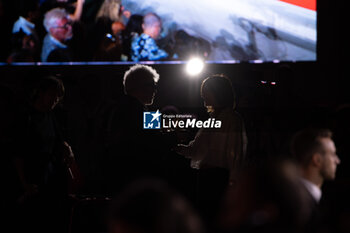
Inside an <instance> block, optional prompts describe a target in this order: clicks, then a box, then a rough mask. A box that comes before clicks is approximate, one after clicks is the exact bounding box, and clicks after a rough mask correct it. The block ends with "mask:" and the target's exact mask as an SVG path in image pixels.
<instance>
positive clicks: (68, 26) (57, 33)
mask: <svg viewBox="0 0 350 233" xmlns="http://www.w3.org/2000/svg"><path fill="white" fill-rule="evenodd" d="M56 25H57V26H55V27H52V28H51V29H50V33H51V35H52V36H53V37H54V38H55V39H56V40H58V41H60V42H61V43H64V42H65V41H67V40H69V39H71V38H72V36H73V30H72V23H71V22H70V21H69V20H68V19H67V18H63V19H59V20H57V24H56Z"/></svg>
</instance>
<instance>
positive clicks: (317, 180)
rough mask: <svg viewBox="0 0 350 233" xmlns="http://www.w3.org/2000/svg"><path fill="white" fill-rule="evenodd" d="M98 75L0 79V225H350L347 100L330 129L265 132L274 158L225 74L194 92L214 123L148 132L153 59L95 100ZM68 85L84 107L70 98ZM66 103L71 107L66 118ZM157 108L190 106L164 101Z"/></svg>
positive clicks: (316, 228)
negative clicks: (16, 87)
mask: <svg viewBox="0 0 350 233" xmlns="http://www.w3.org/2000/svg"><path fill="white" fill-rule="evenodd" d="M68 27H70V26H68ZM98 78H99V77H95V76H94V75H93V74H89V75H88V76H86V77H84V78H82V79H81V80H79V81H78V82H79V89H74V88H72V85H70V83H69V82H72V80H68V79H65V78H64V77H62V76H59V75H55V76H54V75H50V76H45V77H37V78H33V79H30V80H27V81H26V85H25V86H26V88H24V89H23V93H22V94H19V93H15V92H14V91H13V90H12V89H11V88H9V87H7V86H6V85H2V86H1V92H0V95H1V102H0V103H1V109H2V113H3V114H1V121H0V122H1V131H0V133H1V150H2V153H1V154H2V155H3V157H2V159H3V163H2V164H3V167H2V169H1V172H2V174H1V178H2V184H3V185H4V187H6V189H4V191H3V192H2V198H1V200H2V203H1V205H2V208H3V213H6V214H5V217H4V218H5V220H6V221H5V225H7V227H9V228H7V229H11V231H12V232H23V231H30V232H62V233H64V232H70V233H72V232H111V233H117V232H122V233H123V232H125V233H127V232H128V233H129V232H132V233H138V232H149V233H151V232H153V233H154V232H159V233H169V232H170V233H171V232H189V233H190V232H191V233H192V232H193V233H204V232H223V233H227V232H292V233H302V232H339V233H341V232H348V231H349V227H348V225H347V223H348V220H349V202H348V201H347V197H348V194H349V191H348V189H347V187H348V185H349V183H348V173H347V169H346V168H347V166H348V165H347V159H346V156H342V157H341V156H338V151H339V153H341V155H346V153H347V145H346V143H347V141H346V140H345V139H346V138H347V137H348V133H349V131H348V127H347V119H348V118H347V116H348V112H349V111H348V107H347V106H342V107H341V108H339V109H337V111H336V112H335V113H334V116H333V117H332V118H331V119H330V121H329V124H328V126H329V127H316V126H317V125H313V127H304V125H300V126H299V127H298V126H296V127H295V128H294V125H293V124H291V128H290V131H287V130H286V131H281V132H283V134H271V135H274V136H275V138H271V141H273V142H274V143H276V145H280V148H281V149H280V150H279V153H277V152H274V150H271V148H273V146H271V145H274V144H273V143H271V144H270V150H269V152H270V153H276V155H274V156H271V154H268V153H265V152H266V151H265V150H266V147H263V146H261V145H259V144H258V143H256V138H257V135H258V133H252V126H251V119H249V117H247V114H246V113H245V112H244V110H243V109H242V108H240V106H239V103H241V102H239V101H238V97H237V89H236V88H235V85H234V84H233V83H232V82H231V79H230V77H229V75H224V74H214V75H210V76H209V77H207V78H205V79H203V81H202V83H201V87H200V93H198V96H199V95H200V97H201V98H202V99H203V103H204V106H203V107H202V108H203V110H204V111H203V112H205V114H204V115H203V116H205V117H204V118H202V119H204V120H205V119H208V117H210V118H215V119H217V120H220V121H221V123H222V125H221V127H220V128H213V129H209V128H202V129H199V130H189V131H184V130H181V129H177V128H173V129H161V130H150V129H144V128H143V113H144V112H148V111H153V110H154V109H153V108H152V107H153V104H154V101H155V99H156V98H157V95H158V93H159V92H162V91H163V92H164V91H166V90H161V86H160V85H159V83H160V82H161V80H162V77H161V76H160V75H159V73H158V72H157V70H156V69H154V68H152V67H151V66H147V65H141V64H136V65H133V66H131V67H130V68H129V69H128V70H127V71H126V72H125V73H124V74H123V79H122V81H121V83H120V84H119V86H120V87H121V88H120V90H116V91H120V95H118V96H117V97H116V98H102V96H101V95H102V93H101V90H102V87H100V86H99V82H98V81H97V79H98ZM119 80H120V79H119ZM65 84H67V85H65ZM73 92H75V94H76V96H75V98H74V99H78V98H80V99H81V101H80V102H79V103H80V104H77V103H74V102H72V101H73V98H71V96H72V95H73ZM66 98H67V99H69V98H70V101H65V99H66ZM81 103H84V104H81ZM84 105H86V106H84ZM69 106H70V107H71V109H72V111H75V112H72V113H70V114H72V115H71V116H70V117H69V121H68V122H67V112H66V111H65V110H64V109H65V107H69ZM160 112H162V113H163V114H168V115H171V114H175V115H176V114H181V113H189V112H184V111H183V110H182V109H180V108H177V107H176V106H171V105H168V106H165V107H164V108H163V109H161V111H160ZM68 114H69V113H68ZM193 114H194V115H195V114H198V113H196V112H193ZM280 114H281V115H283V114H288V112H284V113H280ZM198 117H199V116H198ZM294 124H296V125H297V124H298V122H295V123H294ZM69 125H70V126H72V125H74V127H69ZM310 126H312V125H310ZM327 128H328V129H327ZM73 129H74V130H73ZM266 137H267V134H263V133H262V134H261V136H260V139H259V140H260V142H268V139H267V138H266ZM283 144H286V145H287V146H285V147H284V146H282V145H283ZM265 146H268V145H267V144H265ZM276 151H277V150H276ZM340 157H341V158H340ZM338 168H339V169H338ZM337 170H339V171H338V172H337Z"/></svg>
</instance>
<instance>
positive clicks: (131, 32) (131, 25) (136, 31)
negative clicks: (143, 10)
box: [122, 14, 143, 61]
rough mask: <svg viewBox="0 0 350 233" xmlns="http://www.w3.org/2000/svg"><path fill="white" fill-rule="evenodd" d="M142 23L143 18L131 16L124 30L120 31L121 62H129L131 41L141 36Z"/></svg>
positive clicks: (136, 15)
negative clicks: (121, 44) (121, 43)
mask: <svg viewBox="0 0 350 233" xmlns="http://www.w3.org/2000/svg"><path fill="white" fill-rule="evenodd" d="M142 22H143V16H142V15H138V14H134V15H131V16H130V18H129V20H128V23H127V24H126V26H125V29H124V30H123V31H122V42H123V51H122V56H123V57H122V60H123V59H124V60H127V61H131V57H130V54H131V41H132V40H133V38H135V37H138V36H139V35H141V34H142V31H143V30H142Z"/></svg>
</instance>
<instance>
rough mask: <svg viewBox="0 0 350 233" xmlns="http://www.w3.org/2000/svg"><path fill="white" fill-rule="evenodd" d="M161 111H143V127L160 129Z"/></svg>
mask: <svg viewBox="0 0 350 233" xmlns="http://www.w3.org/2000/svg"><path fill="white" fill-rule="evenodd" d="M161 115H162V114H161V113H159V110H157V111H156V112H143V128H144V129H160V128H161V123H160V122H161V119H160V118H161Z"/></svg>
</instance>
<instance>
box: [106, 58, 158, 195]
mask: <svg viewBox="0 0 350 233" xmlns="http://www.w3.org/2000/svg"><path fill="white" fill-rule="evenodd" d="M158 80H159V75H158V73H157V72H156V70H154V69H153V68H151V67H150V66H145V65H139V64H138V65H134V66H132V67H131V68H130V69H129V70H128V71H126V72H125V75H124V79H123V84H124V91H125V95H124V96H123V97H121V98H120V100H119V101H118V103H117V104H116V106H115V107H114V108H113V111H112V113H111V114H110V115H111V116H110V122H107V123H108V124H109V126H108V127H107V128H108V130H109V131H110V133H109V134H110V138H109V139H108V142H109V145H108V146H107V149H108V152H107V154H108V159H107V161H109V162H108V164H107V165H108V166H109V169H108V170H109V171H110V174H109V175H108V176H109V179H111V181H110V182H111V184H114V186H115V188H122V187H123V186H124V185H126V184H127V183H129V182H130V181H132V180H134V179H138V178H140V177H144V176H158V175H159V174H160V169H161V162H162V158H161V157H162V153H161V152H160V151H161V148H160V147H161V146H162V143H160V142H159V137H157V134H158V133H159V132H156V131H152V130H147V129H143V113H144V111H146V110H147V106H149V105H151V104H152V103H153V99H154V97H155V94H156V84H157V82H158ZM116 183H118V184H119V186H118V185H115V184H116ZM113 191H117V190H113Z"/></svg>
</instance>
